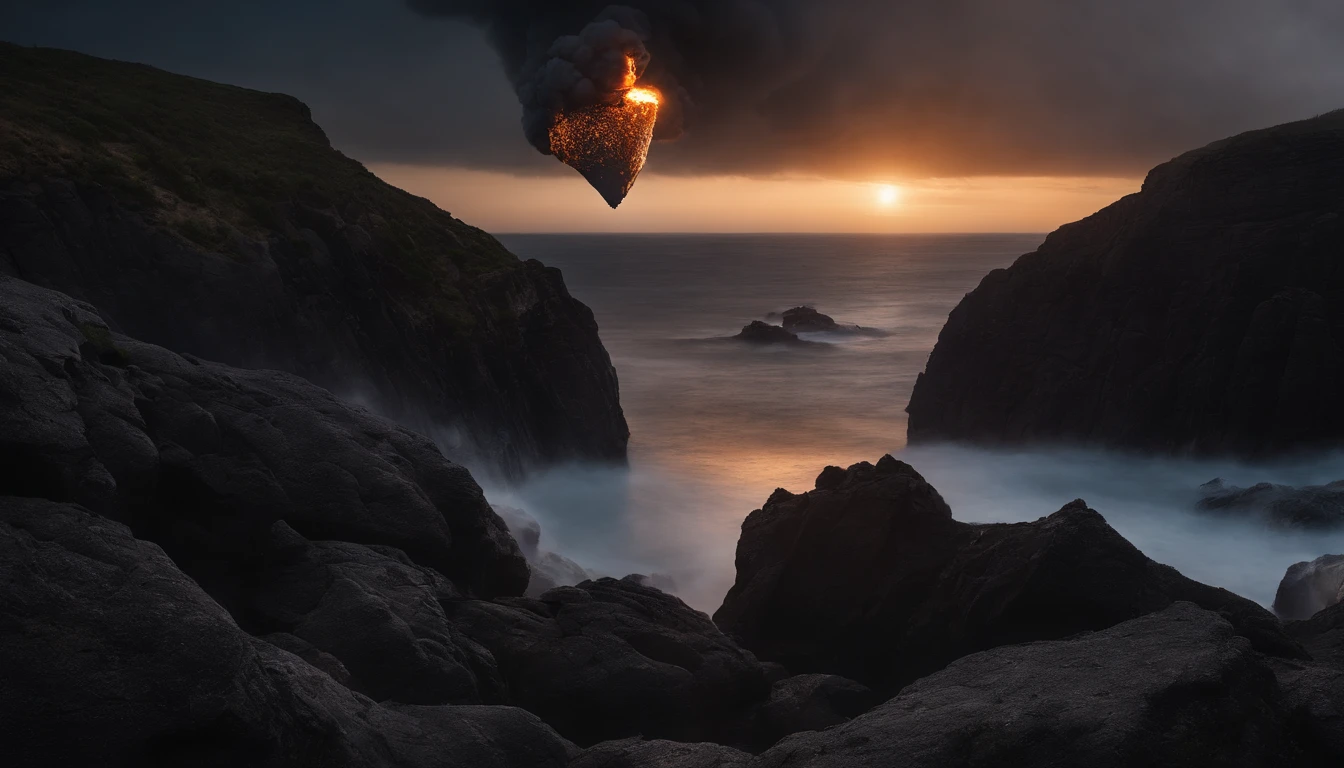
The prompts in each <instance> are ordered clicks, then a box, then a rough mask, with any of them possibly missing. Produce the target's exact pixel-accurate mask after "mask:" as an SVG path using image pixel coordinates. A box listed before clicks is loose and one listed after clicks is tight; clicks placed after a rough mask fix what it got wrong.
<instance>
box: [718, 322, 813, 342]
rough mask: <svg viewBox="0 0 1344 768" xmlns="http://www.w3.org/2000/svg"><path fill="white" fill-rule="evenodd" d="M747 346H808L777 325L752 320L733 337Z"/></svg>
mask: <svg viewBox="0 0 1344 768" xmlns="http://www.w3.org/2000/svg"><path fill="white" fill-rule="evenodd" d="M733 338H734V339H737V340H738V341H745V342H747V343H748V344H793V345H799V344H809V343H810V342H806V341H803V340H802V339H800V338H798V337H797V336H795V335H794V334H792V333H790V332H789V331H786V330H784V329H783V328H781V327H779V326H778V325H770V324H769V323H763V322H761V321H760V320H752V321H751V322H750V323H748V324H747V325H745V326H743V327H742V330H741V331H739V332H738V334H737V335H736V336H734V337H733Z"/></svg>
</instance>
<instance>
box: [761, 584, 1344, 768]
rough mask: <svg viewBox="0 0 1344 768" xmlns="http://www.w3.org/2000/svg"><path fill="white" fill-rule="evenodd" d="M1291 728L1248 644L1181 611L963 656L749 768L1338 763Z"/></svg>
mask: <svg viewBox="0 0 1344 768" xmlns="http://www.w3.org/2000/svg"><path fill="white" fill-rule="evenodd" d="M1293 720H1294V713H1293V711H1292V710H1291V709H1290V707H1289V706H1286V704H1285V702H1284V699H1283V696H1282V694H1281V691H1280V689H1279V686H1278V684H1277V682H1276V679H1275V676H1274V673H1273V672H1272V671H1271V669H1270V668H1269V667H1268V666H1267V665H1266V664H1265V663H1264V662H1263V661H1262V660H1261V658H1260V657H1259V655H1258V654H1256V653H1255V652H1253V651H1252V649H1251V644H1250V643H1249V642H1248V641H1247V640H1245V639H1244V638H1241V637H1238V636H1236V634H1235V632H1234V630H1233V628H1232V627H1231V626H1230V625H1229V624H1228V623H1227V622H1226V621H1225V620H1223V619H1222V618H1221V617H1219V616H1218V615H1217V614H1214V613H1210V612H1208V611H1204V610H1201V609H1199V608H1197V607H1196V606H1194V605H1191V604H1189V603H1177V604H1175V605H1172V606H1171V607H1169V608H1167V609H1165V610H1163V611H1162V612H1160V613H1155V614H1151V615H1148V616H1144V617H1141V618H1137V619H1133V620H1130V621H1127V622H1124V623H1122V624H1119V625H1117V626H1115V627H1112V628H1110V629H1107V630H1103V631H1101V632H1097V633H1095V634H1089V635H1083V636H1080V637H1077V638H1074V639H1071V640H1064V641H1055V642H1038V643H1030V644H1026V645H1019V646H1010V647H1003V648H996V649H993V650H989V651H985V652H982V653H977V654H975V655H973V656H967V657H966V658H963V659H961V660H960V661H957V662H956V663H954V664H952V665H951V666H949V667H948V668H947V669H945V670H943V671H941V672H938V673H936V674H933V675H930V676H929V677H927V678H925V679H923V680H920V681H919V682H917V683H914V684H913V685H910V686H909V687H907V688H905V689H904V690H902V691H901V693H900V695H898V696H897V697H896V698H894V699H892V700H890V701H888V702H886V703H885V704H883V705H881V706H879V707H878V708H877V709H875V710H873V711H872V712H870V713H868V714H866V715H863V716H861V717H858V718H856V719H854V720H853V721H851V722H849V723H847V724H845V725H841V726H839V727H836V728H832V729H830V730H827V731H822V732H819V733H803V734H798V735H795V736H792V737H790V738H788V739H785V740H784V741H783V742H781V743H780V744H778V745H776V746H775V747H774V748H773V749H771V750H769V751H768V752H766V753H765V754H764V755H762V756H761V757H760V758H759V759H758V761H757V762H756V763H754V765H755V766H758V768H784V766H788V768H852V767H853V766H889V765H890V766H896V765H899V766H902V768H925V767H927V768H942V767H943V766H951V765H985V766H998V765H1004V766H1008V765H1021V766H1036V765H1060V766H1064V765H1069V766H1083V765H1085V766H1095V767H1096V768H1112V767H1114V768H1122V767H1123V766H1135V765H1163V766H1246V767H1247V768H1250V767H1251V766H1285V768H1286V766H1297V765H1322V766H1324V765H1329V764H1332V761H1334V760H1338V759H1340V758H1341V757H1342V756H1344V754H1341V753H1339V752H1331V751H1329V750H1325V749H1322V748H1321V745H1320V744H1319V743H1317V742H1316V741H1315V740H1313V739H1306V740H1299V738H1298V731H1297V729H1296V728H1295V727H1294V726H1295V725H1296V724H1295V723H1294V722H1293ZM1336 730H1337V729H1336Z"/></svg>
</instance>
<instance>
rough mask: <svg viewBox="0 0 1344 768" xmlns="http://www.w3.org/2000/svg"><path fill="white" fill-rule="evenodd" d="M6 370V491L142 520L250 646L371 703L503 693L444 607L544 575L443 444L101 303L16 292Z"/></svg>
mask: <svg viewBox="0 0 1344 768" xmlns="http://www.w3.org/2000/svg"><path fill="white" fill-rule="evenodd" d="M0 357H2V358H3V360H4V364H3V365H0V458H3V461H2V462H0V495H21V496H29V497H41V498H47V499H53V500H58V501H71V502H76V503H80V504H83V505H85V506H86V507H88V508H90V509H93V510H96V511H98V512H101V513H103V514H105V515H107V516H109V517H111V518H113V519H117V520H120V521H122V522H124V523H127V524H128V525H129V526H130V527H131V529H132V530H133V531H134V532H135V535H136V536H137V537H138V538H142V539H146V540H150V541H153V542H155V543H157V544H159V545H160V546H162V547H163V548H164V549H165V550H166V551H167V552H168V554H169V555H170V556H171V557H172V558H173V559H174V560H175V561H176V562H177V563H179V564H180V566H181V568H182V569H183V570H184V571H185V572H186V573H187V575H188V576H190V577H191V578H192V579H194V580H195V581H196V582H197V583H198V584H200V585H201V587H203V588H204V589H205V590H206V591H207V592H208V593H209V594H210V595H211V597H213V598H214V599H215V600H217V601H218V602H219V603H220V604H221V605H222V606H224V608H226V609H228V610H229V612H230V613H231V614H232V615H233V616H234V617H235V619H236V620H237V621H238V622H239V623H241V624H242V625H243V626H244V627H245V628H246V629H247V630H248V631H250V632H252V633H253V634H256V635H279V637H278V638H277V640H278V641H279V642H278V644H279V645H281V646H282V647H286V648H290V649H292V650H296V652H298V651H302V654H301V655H303V656H304V658H307V659H309V660H310V661H312V663H314V665H315V666H317V667H319V668H321V669H324V670H326V671H328V673H329V674H331V676H332V679H334V680H339V681H341V682H344V683H348V684H349V685H351V687H352V688H354V689H355V690H358V691H362V692H364V693H367V694H369V695H371V696H374V697H376V698H378V699H392V700H396V701H402V702H409V703H416V704H437V703H446V702H489V701H497V700H499V699H501V698H502V697H503V690H502V683H500V682H499V681H498V679H497V677H496V674H495V672H494V665H493V662H492V661H491V660H490V659H489V654H487V653H486V652H485V651H484V650H483V649H481V648H480V647H479V646H477V645H476V644H474V643H472V642H470V641H469V640H466V639H465V638H463V637H462V636H461V635H460V634H458V633H457V632H455V631H454V630H453V629H452V627H450V626H449V625H448V622H447V619H446V617H445V616H444V614H443V611H442V608H441V607H440V600H442V599H448V598H456V597H464V596H478V597H492V596H496V595H518V594H521V593H522V592H523V590H524V589H525V588H526V586H527V583H528V572H527V565H526V563H525V561H524V560H523V557H522V556H521V554H520V553H519V551H518V548H517V545H516V544H515V543H514V542H513V540H512V538H510V536H509V534H508V532H507V531H506V530H505V527H504V524H503V522H502V521H501V520H500V519H499V518H498V516H496V515H495V514H494V513H493V512H492V511H491V510H490V507H489V505H488V504H487V503H486V502H485V499H484V498H483V496H482V494H481V491H480V488H479V487H477V485H476V484H475V482H473V481H472V479H471V477H470V475H469V474H467V472H466V470H464V469H462V468H461V467H459V466H457V465H454V464H452V463H450V462H448V461H447V460H446V459H444V458H443V456H442V455H441V454H440V453H439V451H438V449H437V448H436V447H435V446H434V444H433V443H431V442H430V441H429V440H427V439H426V438H424V437H421V436H419V435H416V434H414V433H411V432H409V431H407V430H405V429H403V428H400V427H397V426H395V425H393V424H391V423H390V422H388V421H386V420H384V419H380V418H378V417H375V416H373V415H372V414H369V413H368V412H367V411H364V410H363V409H361V408H358V407H355V406H350V405H347V404H345V403H342V402H340V401H338V400H336V399H335V398H333V397H332V396H331V395H330V394H328V393H327V392H325V391H323V390H320V389H318V388H317V387H315V386H313V385H311V384H309V383H307V382H306V381H303V380H301V379H298V378H297V377H294V376H290V375H288V374H283V373H277V372H274V371H242V370H237V369H232V368H228V367H226V366H221V365H217V364H214V363H206V362H203V361H200V360H197V359H195V358H184V357H181V356H178V355H176V354H173V353H171V352H168V351H167V350H164V349H161V348H159V347H155V346H152V345H149V344H142V343H139V342H136V341H134V340H131V339H127V338H124V337H121V336H116V335H113V334H111V333H110V332H109V330H108V329H107V327H106V325H105V324H104V323H103V322H102V320H101V318H100V317H99V316H98V315H97V314H95V313H94V312H93V311H92V308H91V307H89V306H88V305H85V304H83V303H81V302H76V301H73V300H71V299H70V298H68V297H66V296H62V295H61V294H57V293H54V292H51V291H46V290H43V289H40V288H36V287H33V286H31V285H29V284H27V283H24V282H21V281H18V280H13V279H9V278H3V277H0ZM290 638H294V640H291V639H290ZM295 640H297V641H298V642H295ZM309 649H310V650H309Z"/></svg>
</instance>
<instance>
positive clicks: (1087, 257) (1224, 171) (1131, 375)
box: [907, 110, 1344, 456]
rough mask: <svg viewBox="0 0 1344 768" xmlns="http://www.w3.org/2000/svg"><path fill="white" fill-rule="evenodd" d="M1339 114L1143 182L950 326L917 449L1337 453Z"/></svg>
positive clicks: (1342, 311) (1235, 140)
mask: <svg viewBox="0 0 1344 768" xmlns="http://www.w3.org/2000/svg"><path fill="white" fill-rule="evenodd" d="M1341 249H1344V110H1341V111H1337V112H1331V113H1329V114H1325V115H1321V116H1319V117H1316V118H1313V119H1310V120H1303V121H1301V122H1297V123H1289V124H1287V125H1280V126H1277V127H1274V128H1268V129H1265V130H1259V131H1252V132H1250V133H1245V134H1242V135H1240V136H1235V137H1232V138H1229V139H1224V140H1223V141H1218V142H1215V143H1213V144H1210V145H1209V146H1207V147H1204V148H1202V149H1197V150H1194V151H1192V152H1188V153H1186V154H1184V155H1181V156H1180V157H1178V158H1176V159H1175V160H1172V161H1171V162H1168V163H1165V164H1163V165H1160V166H1158V167H1157V168H1155V169H1153V171H1152V172H1151V173H1149V174H1148V178H1147V180H1146V181H1145V182H1144V185H1143V189H1142V191H1140V192H1138V193H1136V194H1133V195H1130V196H1128V197H1125V198H1123V199H1122V200H1120V201H1118V202H1116V203H1115V204H1113V205H1111V206H1109V207H1107V208H1105V209H1104V210H1102V211H1100V212H1098V213H1096V214H1094V215H1092V216H1089V217H1088V218H1086V219H1083V220H1082V221H1079V222H1076V223H1073V224H1068V225H1066V226H1064V227H1061V228H1060V229H1059V230H1057V231H1056V232H1054V233H1053V234H1051V235H1050V236H1049V237H1048V238H1047V239H1046V241H1045V243H1044V244H1042V245H1041V247H1040V248H1039V249H1038V250H1036V251H1035V252H1033V253H1029V254H1027V255H1025V256H1022V257H1021V258H1019V259H1018V260H1017V262H1016V263H1014V264H1013V265H1012V266H1011V267H1009V268H1007V269H999V270H995V271H993V272H991V273H990V274H988V275H987V276H986V277H985V278H984V279H983V280H982V281H981V283H980V285H979V287H977V288H976V289H975V290H974V291H972V292H971V293H969V294H967V296H966V298H965V299H964V300H963V301H962V302H961V303H960V304H959V305H958V306H957V308H956V309H954V310H953V311H952V314H951V316H950V317H949V318H948V321H947V325H946V326H944V328H943V331H942V333H941V334H940V335H939V337H938V343H937V346H935V347H934V350H933V353H932V355H931V356H930V357H929V362H928V367H927V369H926V370H925V372H924V373H923V374H922V375H921V376H920V377H919V380H918V382H917V383H916V384H915V389H914V393H913V394H912V395H911V398H910V404H909V407H908V408H907V411H908V412H909V414H910V422H909V437H910V440H911V442H931V441H936V440H957V441H970V442H977V443H992V444H1022V443H1027V442H1073V443H1087V444H1100V445H1107V446H1116V447H1123V448H1132V449H1139V450H1157V451H1163V452H1180V453H1186V452H1189V453H1199V454H1238V455H1247V456H1264V455H1271V454H1283V453H1289V452H1294V451H1305V450H1310V449H1318V448H1325V447H1330V446H1337V445H1339V444H1340V443H1341V442H1342V441H1344V408H1340V407H1339V393H1340V392H1341V391H1344V261H1342V260H1341V259H1340V252H1341Z"/></svg>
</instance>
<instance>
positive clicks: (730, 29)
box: [408, 0, 830, 153]
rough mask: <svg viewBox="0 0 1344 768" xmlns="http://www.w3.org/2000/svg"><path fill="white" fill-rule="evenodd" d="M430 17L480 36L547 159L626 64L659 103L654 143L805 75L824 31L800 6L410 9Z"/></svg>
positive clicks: (670, 2) (725, 1)
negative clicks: (558, 134)
mask: <svg viewBox="0 0 1344 768" xmlns="http://www.w3.org/2000/svg"><path fill="white" fill-rule="evenodd" d="M408 4H409V5H410V6H411V7H412V8H414V9H415V10H417V11H419V12H421V13H424V14H427V15H430V16H442V17H450V18H458V19H466V20H469V21H472V22H474V23H476V24H478V25H480V26H481V27H483V28H484V29H485V30H486V31H487V34H488V36H489V38H490V41H491V43H492V44H493V45H494V47H495V49H496V50H497V51H498V52H499V54H500V57H501V59H502V62H503V65H504V68H505V71H506V73H507V74H508V76H509V79H510V81H511V82H512V83H513V86H514V89H515V90H516V91H517V94H518V100H519V101H520V102H521V103H522V106H523V127H524V132H525V133H526V135H527V138H528V140H529V141H530V142H532V144H533V146H535V147H537V149H539V150H540V151H542V152H543V153H549V151H550V150H549V139H548V131H549V128H550V126H551V124H552V122H553V121H554V119H555V116H556V115H557V114H558V113H559V112H561V111H563V110H566V109H572V108H576V107H582V106H587V105H590V104H595V103H602V102H605V103H618V102H619V99H620V90H621V87H622V85H623V84H624V83H623V78H624V75H625V73H626V65H625V62H626V57H627V56H630V57H632V58H634V59H635V61H636V62H637V74H638V77H639V84H640V85H643V86H652V87H654V88H656V89H658V90H659V92H660V93H661V94H662V96H663V101H662V104H661V106H660V108H659V116H658V128H657V134H656V136H655V138H656V139H659V140H670V139H677V138H679V137H680V136H681V134H682V131H683V128H684V126H685V124H686V122H687V121H688V120H689V121H694V120H695V118H696V117H697V113H707V114H711V115H712V114H715V113H718V112H721V111H722V110H723V109H724V107H725V105H726V104H727V103H739V104H741V103H746V102H759V101H761V100H762V99H763V98H765V97H766V96H768V94H769V93H770V92H771V91H772V90H773V89H775V88H778V87H780V86H781V85H782V84H784V83H786V82H788V81H789V80H790V79H792V78H794V77H797V76H799V75H801V74H802V73H804V72H805V71H806V69H807V67H808V66H809V64H810V63H811V61H812V58H813V57H814V56H815V55H816V54H817V53H818V52H820V51H821V50H822V48H823V44H824V42H825V40H826V33H827V30H828V29H829V26H830V25H829V24H828V22H829V19H830V14H829V13H825V12H822V10H821V9H824V8H825V6H824V5H821V4H819V3H816V2H805V1H804V0H625V2H623V3H621V4H610V3H608V2H603V1H596V2H595V1H593V0H502V1H501V2H490V1H489V0H408Z"/></svg>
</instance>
